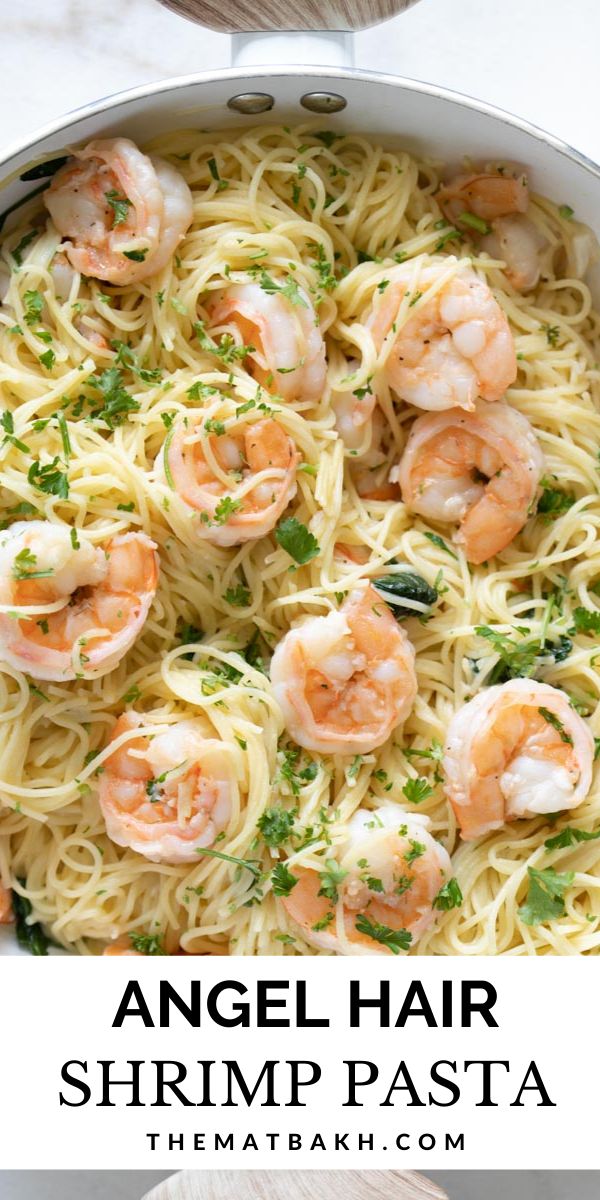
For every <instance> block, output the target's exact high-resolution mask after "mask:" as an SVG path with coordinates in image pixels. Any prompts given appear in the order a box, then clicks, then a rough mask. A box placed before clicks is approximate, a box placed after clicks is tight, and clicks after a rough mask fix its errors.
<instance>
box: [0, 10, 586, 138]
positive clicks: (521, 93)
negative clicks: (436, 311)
mask: <svg viewBox="0 0 600 1200" xmlns="http://www.w3.org/2000/svg"><path fill="white" fill-rule="evenodd" d="M259 2H260V0H257V3H259ZM0 13H1V14H2V49H1V51H0V58H1V63H2V69H1V71H0V145H2V144H6V143H12V142H13V141H16V140H17V139H18V138H19V137H21V135H25V134H28V133H30V132H31V131H32V130H33V129H35V128H37V127H38V126H40V125H42V124H46V122H48V121H50V120H52V119H53V118H54V117H56V116H59V115H60V114H61V113H63V112H66V111H67V110H69V109H72V108H75V107H77V106H78V105H81V104H84V103H86V102H87V101H90V100H94V99H97V98H98V97H100V96H105V95H107V94H108V93H111V92H115V91H118V90H120V89H121V88H127V87H133V86H134V85H137V84H140V83H145V82H148V81H150V80H153V79H160V78H165V77H166V76H169V75H181V74H187V73H188V72H194V71H202V70H207V69H212V68H217V67H225V66H228V65H229V54H230V48H229V38H228V37H227V36H225V35H219V34H214V33H210V32H208V31H206V30H204V29H200V28H199V27H196V26H193V25H191V24H190V23H189V22H186V21H183V20H182V19H181V18H180V17H177V16H175V15H174V14H173V13H171V12H169V11H167V10H166V9H162V8H161V7H160V6H159V4H158V3H157V2H156V0H115V2H114V3H107V0H52V3H49V2H48V0H0ZM599 45H600V3H598V0H501V2H500V0H421V3H419V4H417V5H416V7H415V8H412V9H411V10H410V11H409V12H407V13H405V14H404V15H403V16H401V17H398V18H396V19H395V20H393V21H390V22H388V24H387V25H386V26H385V27H384V28H383V29H381V28H380V29H379V30H378V29H372V30H369V31H367V32H365V33H362V34H359V35H358V36H357V38H356V62H357V65H358V66H362V67H370V68H373V69H378V70H382V71H390V72H396V73H397V74H404V75H407V76H410V77H413V78H416V79H422V80H426V81H427V82H435V83H439V84H443V85H444V86H446V87H450V88H455V89H457V90H458V91H463V92H466V93H468V94H470V95H472V96H476V97H478V98H479V99H483V100H488V101H490V102H492V103H494V104H497V105H499V106H500V107H502V108H506V109H508V110H509V111H511V112H514V113H517V114H518V115H519V116H522V117H526V118H528V119H529V120H531V121H534V122H535V123H537V124H538V125H541V126H542V127H543V128H545V129H548V130H550V131H551V132H552V133H554V134H557V135H558V136H560V137H562V138H564V139H565V140H566V141H568V142H570V143H571V144H572V145H574V146H575V147H577V149H579V150H583V151H584V152H586V153H587V154H589V155H590V157H592V158H595V159H596V160H600V121H599V120H598V94H599V90H600V89H599V65H598V47H599Z"/></svg>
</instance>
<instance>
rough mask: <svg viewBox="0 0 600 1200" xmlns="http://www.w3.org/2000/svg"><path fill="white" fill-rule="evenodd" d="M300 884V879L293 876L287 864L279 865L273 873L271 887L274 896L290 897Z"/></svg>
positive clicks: (274, 868)
mask: <svg viewBox="0 0 600 1200" xmlns="http://www.w3.org/2000/svg"><path fill="white" fill-rule="evenodd" d="M297 883H298V877H297V876H296V875H292V872H291V871H290V869H289V867H288V866H287V865H286V863H277V865H276V866H275V867H273V870H272V871H271V887H272V889H273V895H274V896H289V894H290V892H291V891H292V889H293V888H295V886H296V884H297Z"/></svg>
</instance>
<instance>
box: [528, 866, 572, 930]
mask: <svg viewBox="0 0 600 1200" xmlns="http://www.w3.org/2000/svg"><path fill="white" fill-rule="evenodd" d="M527 874H528V876H529V891H528V893H527V899H526V901H525V903H524V904H522V905H521V907H520V908H519V909H518V910H517V911H518V915H519V917H520V918H521V920H522V921H523V923H524V924H525V925H543V924H544V922H546V921H553V920H555V918H557V917H564V915H565V911H566V910H565V892H566V890H567V888H568V887H570V886H571V884H572V883H573V880H574V878H575V873H574V871H565V872H564V873H563V874H558V873H557V872H556V871H555V870H554V867H547V868H546V870H545V871H537V870H536V869H535V867H528V868H527Z"/></svg>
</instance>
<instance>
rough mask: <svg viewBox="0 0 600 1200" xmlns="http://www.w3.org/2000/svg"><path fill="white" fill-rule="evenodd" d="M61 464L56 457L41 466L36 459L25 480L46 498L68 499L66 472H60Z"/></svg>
mask: <svg viewBox="0 0 600 1200" xmlns="http://www.w3.org/2000/svg"><path fill="white" fill-rule="evenodd" d="M61 467H62V463H61V461H60V459H59V458H58V457H55V458H53V459H52V462H49V463H46V465H45V466H42V465H41V463H40V462H39V460H38V459H35V460H34V462H32V464H31V466H30V468H29V470H28V472H27V480H28V482H29V483H30V484H31V485H32V487H34V488H37V490H38V492H44V494H45V495H46V496H58V497H59V499H60V500H68V498H69V480H68V477H67V473H66V471H63V470H61Z"/></svg>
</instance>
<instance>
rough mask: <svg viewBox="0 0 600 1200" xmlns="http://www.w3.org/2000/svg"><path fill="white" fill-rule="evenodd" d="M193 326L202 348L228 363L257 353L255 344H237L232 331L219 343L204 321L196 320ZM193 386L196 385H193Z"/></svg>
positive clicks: (224, 335)
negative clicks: (209, 332) (210, 334)
mask: <svg viewBox="0 0 600 1200" xmlns="http://www.w3.org/2000/svg"><path fill="white" fill-rule="evenodd" d="M192 328H193V330H194V333H195V334H196V337H197V338H198V341H199V342H200V349H201V350H204V351H205V352H206V353H207V354H214V355H216V357H217V358H220V359H222V361H223V362H224V363H226V364H227V365H231V364H232V363H234V362H239V361H240V360H242V359H244V358H246V356H247V355H248V354H254V353H255V350H256V347H255V346H238V345H236V342H235V340H234V338H233V337H232V335H231V334H230V333H225V334H223V337H222V338H221V340H220V342H219V344H218V345H217V343H216V342H214V341H213V339H212V338H211V337H209V335H208V334H207V332H206V326H205V324H204V321H195V322H194V324H193V326H192ZM193 386H194V385H192V387H193ZM190 391H191V389H190ZM189 394H190V393H189V392H188V395H189Z"/></svg>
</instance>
